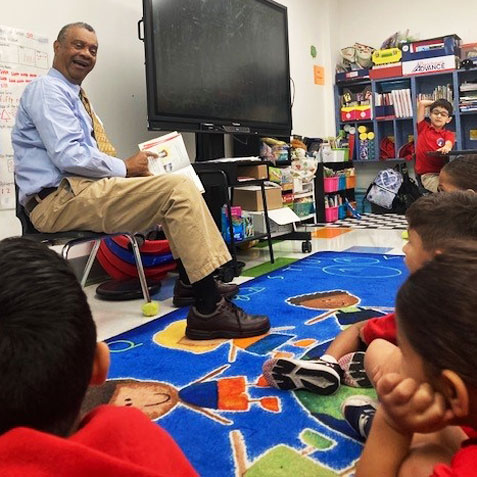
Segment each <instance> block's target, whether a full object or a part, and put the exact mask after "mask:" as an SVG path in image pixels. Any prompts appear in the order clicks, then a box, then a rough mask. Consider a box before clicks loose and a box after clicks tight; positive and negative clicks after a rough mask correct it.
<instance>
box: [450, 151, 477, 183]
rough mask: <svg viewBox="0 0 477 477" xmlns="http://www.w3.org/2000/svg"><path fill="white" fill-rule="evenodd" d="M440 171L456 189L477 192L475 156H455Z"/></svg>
mask: <svg viewBox="0 0 477 477" xmlns="http://www.w3.org/2000/svg"><path fill="white" fill-rule="evenodd" d="M441 171H444V172H445V173H446V174H447V176H448V178H449V180H450V182H451V183H452V184H453V185H454V186H455V187H457V188H458V189H462V190H466V189H472V190H474V191H476V192H477V154H469V155H465V156H457V157H456V158H455V159H454V160H452V161H450V162H448V163H447V164H446V165H445V166H444V167H443V168H442V169H441Z"/></svg>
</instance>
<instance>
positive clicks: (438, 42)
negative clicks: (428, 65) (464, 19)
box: [401, 35, 462, 61]
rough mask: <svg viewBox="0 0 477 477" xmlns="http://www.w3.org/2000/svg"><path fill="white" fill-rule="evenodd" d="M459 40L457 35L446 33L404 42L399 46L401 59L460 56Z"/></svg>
mask: <svg viewBox="0 0 477 477" xmlns="http://www.w3.org/2000/svg"><path fill="white" fill-rule="evenodd" d="M461 42H462V40H461V39H460V37H459V36H457V35H447V36H442V37H438V38H430V39H428V40H418V41H411V42H408V43H404V44H403V45H402V46H401V48H402V59H403V61H413V60H422V59H424V58H437V57H439V56H460V45H461Z"/></svg>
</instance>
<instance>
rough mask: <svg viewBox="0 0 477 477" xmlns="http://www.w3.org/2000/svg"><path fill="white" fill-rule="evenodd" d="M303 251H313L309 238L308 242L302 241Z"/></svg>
mask: <svg viewBox="0 0 477 477" xmlns="http://www.w3.org/2000/svg"><path fill="white" fill-rule="evenodd" d="M301 251H302V252H303V253H310V252H311V242H310V241H309V240H307V241H306V242H302V244H301Z"/></svg>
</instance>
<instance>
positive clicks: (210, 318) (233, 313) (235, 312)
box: [186, 298, 270, 340]
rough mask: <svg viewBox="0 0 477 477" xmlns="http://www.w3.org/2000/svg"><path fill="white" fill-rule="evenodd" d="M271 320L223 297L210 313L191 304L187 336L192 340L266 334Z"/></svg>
mask: <svg viewBox="0 0 477 477" xmlns="http://www.w3.org/2000/svg"><path fill="white" fill-rule="evenodd" d="M269 329H270V321H269V319H268V317H267V316H264V315H249V314H248V313H246V312H245V311H244V310H242V308H239V307H238V306H237V305H235V304H234V303H232V302H231V301H229V300H227V299H226V298H222V299H221V300H220V301H219V302H218V303H217V309H216V310H215V311H214V313H212V314H210V315H202V314H200V313H199V312H198V311H197V310H196V308H195V307H193V306H191V307H190V310H189V314H188V315H187V327H186V336H187V338H190V339H191V340H211V339H215V338H247V337H250V336H258V335H263V334H265V333H266V332H267V331H268V330H269Z"/></svg>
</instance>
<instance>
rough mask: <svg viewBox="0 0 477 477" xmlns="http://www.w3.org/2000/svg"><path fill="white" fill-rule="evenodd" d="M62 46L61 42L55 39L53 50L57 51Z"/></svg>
mask: <svg viewBox="0 0 477 477" xmlns="http://www.w3.org/2000/svg"><path fill="white" fill-rule="evenodd" d="M59 47H60V42H59V41H58V40H55V41H54V42H53V51H54V52H55V53H56V50H57V49H58V48H59Z"/></svg>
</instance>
